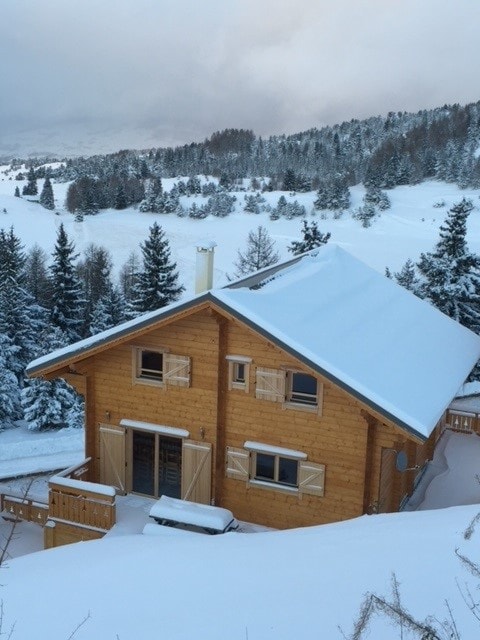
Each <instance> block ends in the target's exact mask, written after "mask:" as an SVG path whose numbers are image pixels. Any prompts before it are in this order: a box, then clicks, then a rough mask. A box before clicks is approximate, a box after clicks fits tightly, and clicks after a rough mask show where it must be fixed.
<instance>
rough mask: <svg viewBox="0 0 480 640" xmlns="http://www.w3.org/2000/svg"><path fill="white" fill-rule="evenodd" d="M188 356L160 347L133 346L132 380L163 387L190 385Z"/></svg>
mask: <svg viewBox="0 0 480 640" xmlns="http://www.w3.org/2000/svg"><path fill="white" fill-rule="evenodd" d="M190 364H191V363H190V358H189V357H188V356H179V355H174V354H172V353H168V352H167V351H165V350H162V349H149V348H142V347H134V349H133V382H134V383H137V384H147V385H153V386H160V387H164V386H165V385H166V384H168V385H171V386H177V387H189V386H190Z"/></svg>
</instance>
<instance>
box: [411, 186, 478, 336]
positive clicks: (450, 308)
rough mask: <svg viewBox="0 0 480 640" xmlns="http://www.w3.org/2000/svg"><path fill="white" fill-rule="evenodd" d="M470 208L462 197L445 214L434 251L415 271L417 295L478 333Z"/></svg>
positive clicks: (426, 255) (475, 264)
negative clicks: (419, 278) (418, 281)
mask: <svg viewBox="0 0 480 640" xmlns="http://www.w3.org/2000/svg"><path fill="white" fill-rule="evenodd" d="M472 209H473V204H472V202H471V201H470V200H466V199H465V198H463V199H462V200H461V202H459V203H457V204H455V205H454V206H453V207H452V208H451V209H450V211H449V212H448V214H447V218H446V220H445V222H444V223H443V224H442V225H441V227H440V239H439V241H438V242H437V244H436V246H435V248H434V250H433V251H432V252H428V253H422V254H421V256H420V260H419V261H418V263H417V269H418V271H419V273H420V275H421V276H422V284H421V286H420V295H421V297H422V298H425V299H427V300H429V301H430V302H431V303H432V304H433V305H434V306H436V307H437V308H438V309H440V310H441V311H443V313H445V314H446V315H448V316H450V317H451V318H453V319H454V320H457V321H458V322H460V323H461V324H463V325H465V326H466V327H468V328H469V329H471V330H472V331H474V332H475V333H480V257H479V256H477V255H476V254H474V253H472V252H471V251H470V250H469V249H468V246H467V241H466V232H467V218H468V216H469V214H470V212H471V211H472Z"/></svg>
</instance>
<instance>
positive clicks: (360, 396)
mask: <svg viewBox="0 0 480 640" xmlns="http://www.w3.org/2000/svg"><path fill="white" fill-rule="evenodd" d="M213 302H214V303H215V304H216V305H217V306H219V307H220V308H222V309H223V310H224V311H228V313H230V314H231V315H234V316H236V317H237V318H238V319H239V320H241V321H242V322H244V323H245V324H246V325H247V326H249V327H250V328H251V329H254V331H256V332H257V333H259V334H260V335H262V336H263V337H264V338H268V340H270V341H271V342H274V343H275V344H277V345H278V346H279V347H281V348H282V349H283V350H284V351H286V352H287V353H289V354H290V355H292V356H294V357H295V358H297V359H298V360H300V361H301V362H303V363H304V364H306V365H307V366H308V367H310V368H311V369H313V370H314V371H317V373H319V374H320V375H322V376H323V377H325V378H327V380H330V382H333V383H334V384H336V385H337V386H338V387H340V388H341V389H343V390H344V391H347V392H348V393H349V394H350V395H352V396H354V397H355V398H356V399H357V400H360V401H361V402H363V403H364V404H366V405H368V406H369V407H370V408H371V409H373V410H374V411H376V412H377V413H380V414H381V415H382V416H384V417H385V418H387V419H388V420H391V421H392V422H394V423H395V424H397V425H398V426H399V427H401V428H402V429H404V430H405V431H408V433H410V434H411V435H413V436H415V437H416V438H419V439H420V440H422V442H425V441H426V440H427V439H428V437H427V436H424V435H423V434H422V433H420V432H418V431H417V430H416V429H414V428H413V427H411V426H410V425H409V424H407V423H406V422H404V421H403V420H400V419H399V418H398V417H397V416H395V415H393V414H392V413H390V412H389V411H386V410H385V409H384V408H382V407H381V406H380V405H378V404H376V403H375V402H373V401H372V400H369V399H368V398H366V397H365V396H364V395H363V394H361V393H360V392H359V391H356V390H355V389H353V388H352V387H350V386H349V385H348V384H346V383H345V382H343V381H342V380H340V379H339V378H337V377H336V376H334V375H333V374H332V373H330V372H329V371H326V370H325V369H323V368H322V367H320V366H319V365H318V364H316V363H315V362H313V361H312V360H310V359H309V358H306V357H305V356H304V355H303V354H302V353H300V352H299V351H297V350H296V349H294V348H293V347H291V346H290V345H288V344H286V343H285V342H283V341H282V340H279V339H278V338H277V337H276V336H275V335H273V334H271V333H269V332H268V331H266V330H265V329H264V328H263V327H261V326H259V325H257V324H256V323H255V322H253V321H252V320H250V318H248V317H247V316H244V315H243V314H241V313H240V312H238V311H237V310H236V309H232V308H231V307H230V306H228V305H227V304H226V303H224V302H223V301H221V300H219V299H218V298H215V297H214V299H213Z"/></svg>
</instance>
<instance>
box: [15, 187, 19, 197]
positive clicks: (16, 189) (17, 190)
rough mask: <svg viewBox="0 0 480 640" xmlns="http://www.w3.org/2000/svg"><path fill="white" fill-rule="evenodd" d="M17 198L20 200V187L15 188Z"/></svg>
mask: <svg viewBox="0 0 480 640" xmlns="http://www.w3.org/2000/svg"><path fill="white" fill-rule="evenodd" d="M15 197H16V198H20V189H19V188H18V186H16V187H15Z"/></svg>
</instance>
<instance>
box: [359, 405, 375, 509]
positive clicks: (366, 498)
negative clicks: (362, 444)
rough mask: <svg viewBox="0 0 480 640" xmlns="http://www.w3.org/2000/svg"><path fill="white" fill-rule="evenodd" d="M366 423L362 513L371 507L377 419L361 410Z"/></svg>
mask: <svg viewBox="0 0 480 640" xmlns="http://www.w3.org/2000/svg"><path fill="white" fill-rule="evenodd" d="M362 416H363V418H364V419H365V421H366V423H367V443H366V451H365V471H364V481H363V483H364V484H363V513H371V509H372V477H373V466H374V455H375V434H376V425H377V420H376V419H375V418H374V417H373V416H371V415H370V414H369V413H367V412H366V411H365V412H362Z"/></svg>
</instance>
